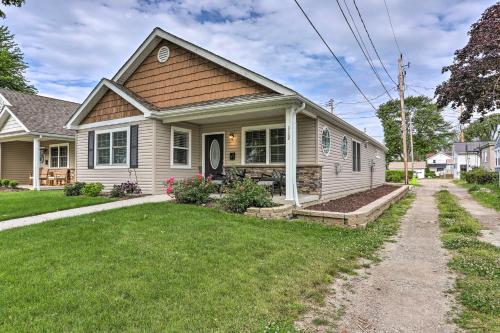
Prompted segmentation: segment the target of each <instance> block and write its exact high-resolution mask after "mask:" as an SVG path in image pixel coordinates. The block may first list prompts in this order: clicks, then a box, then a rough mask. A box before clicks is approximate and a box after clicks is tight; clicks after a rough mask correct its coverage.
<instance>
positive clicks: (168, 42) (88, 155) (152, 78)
mask: <svg viewBox="0 0 500 333" xmlns="http://www.w3.org/2000/svg"><path fill="white" fill-rule="evenodd" d="M67 128H68V129H71V130H75V131H76V133H77V134H76V148H77V158H76V169H77V178H78V181H84V182H93V181H99V182H101V183H103V184H104V185H105V188H106V189H110V188H111V186H112V185H113V184H119V183H121V182H123V181H124V180H127V179H128V178H129V171H133V173H134V175H136V177H137V180H138V182H139V185H140V186H141V187H142V190H143V192H144V193H162V192H164V186H163V182H164V181H165V180H166V179H167V178H169V177H171V176H174V177H176V178H177V179H179V178H185V177H189V176H194V175H196V174H197V173H199V172H201V173H203V174H204V175H207V176H208V175H215V174H218V173H220V172H222V170H223V168H232V167H234V168H237V169H240V170H243V169H244V170H245V171H246V175H247V176H254V175H255V176H259V175H261V174H262V173H267V174H271V173H272V171H273V170H277V171H282V172H284V173H285V174H286V200H291V201H294V202H295V203H297V201H298V200H299V194H309V195H316V196H323V197H335V196H342V195H346V194H349V193H353V192H357V191H362V190H366V189H369V188H370V187H371V186H378V185H381V184H383V183H384V161H385V151H386V148H385V146H384V145H382V144H381V143H379V142H378V141H377V140H375V139H373V138H372V137H370V136H369V135H367V134H366V133H364V132H363V131H360V130H358V129H357V128H355V127H354V126H352V125H350V124H349V123H347V122H345V121H343V120H342V119H340V118H339V117H337V116H335V115H333V114H332V113H330V112H328V111H326V110H325V109H323V108H322V107H320V106H318V105H317V104H315V103H313V102H311V101H310V100H309V99H307V98H305V97H304V96H302V95H300V94H298V93H297V92H295V91H293V90H292V89H290V88H288V87H285V86H283V85H281V84H279V83H277V82H275V81H273V80H271V79H268V78H266V77H264V76H262V75H259V74H257V73H255V72H252V71H250V70H248V69H246V68H244V67H242V66H240V65H238V64H235V63H233V62H231V61H229V60H226V59H224V58H222V57H220V56H218V55H216V54H214V53H212V52H209V51H207V50H205V49H203V48H201V47H199V46H197V45H194V44H192V43H190V42H187V41H185V40H183V39H181V38H179V37H176V36H174V35H172V34H170V33H167V32H165V31H164V30H162V29H160V28H155V29H154V30H153V32H152V33H151V34H150V35H149V36H148V37H147V38H146V40H145V41H144V42H143V43H142V44H141V45H140V46H139V48H138V49H137V50H136V51H135V52H134V54H133V55H132V56H131V57H130V58H129V59H128V60H127V62H126V63H125V64H124V65H123V66H122V67H121V68H120V69H119V70H118V72H117V73H116V75H115V76H114V77H113V78H112V79H111V80H108V79H102V80H101V81H100V82H99V84H98V85H97V86H96V87H95V88H94V90H93V91H92V92H91V93H90V95H89V96H88V97H87V98H86V99H85V100H84V102H83V103H82V104H81V106H80V107H79V108H78V110H76V112H75V113H74V114H73V115H72V117H71V118H70V119H69V121H68V122H67Z"/></svg>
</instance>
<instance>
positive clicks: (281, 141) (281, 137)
mask: <svg viewBox="0 0 500 333" xmlns="http://www.w3.org/2000/svg"><path fill="white" fill-rule="evenodd" d="M285 132H286V131H285V129H284V128H271V129H270V135H271V139H270V141H271V142H270V144H269V146H270V147H271V163H285V151H286V134H285Z"/></svg>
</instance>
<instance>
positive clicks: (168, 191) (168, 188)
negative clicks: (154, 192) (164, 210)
mask: <svg viewBox="0 0 500 333" xmlns="http://www.w3.org/2000/svg"><path fill="white" fill-rule="evenodd" d="M167 194H168V195H170V194H172V186H171V185H169V186H168V187H167Z"/></svg>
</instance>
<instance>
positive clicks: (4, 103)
mask: <svg viewBox="0 0 500 333" xmlns="http://www.w3.org/2000/svg"><path fill="white" fill-rule="evenodd" d="M0 99H1V100H2V102H3V105H7V106H12V104H10V102H9V100H8V99H7V98H5V96H4V95H2V94H0ZM0 105H1V104H0Z"/></svg>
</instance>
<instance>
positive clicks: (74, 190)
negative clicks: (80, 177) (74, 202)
mask: <svg viewBox="0 0 500 333" xmlns="http://www.w3.org/2000/svg"><path fill="white" fill-rule="evenodd" d="M84 186H85V183H80V182H77V183H74V184H67V185H66V186H64V195H65V196H67V197H77V196H79V195H80V194H81V191H82V188H83V187H84Z"/></svg>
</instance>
